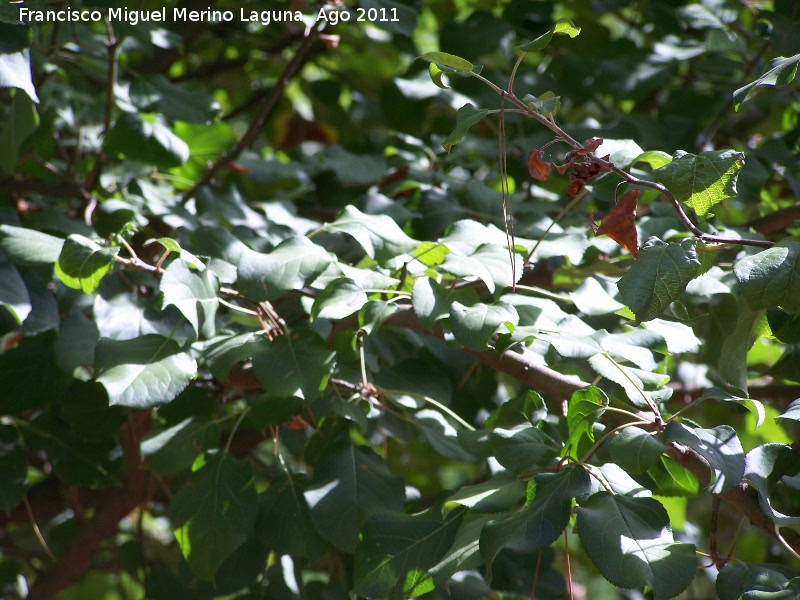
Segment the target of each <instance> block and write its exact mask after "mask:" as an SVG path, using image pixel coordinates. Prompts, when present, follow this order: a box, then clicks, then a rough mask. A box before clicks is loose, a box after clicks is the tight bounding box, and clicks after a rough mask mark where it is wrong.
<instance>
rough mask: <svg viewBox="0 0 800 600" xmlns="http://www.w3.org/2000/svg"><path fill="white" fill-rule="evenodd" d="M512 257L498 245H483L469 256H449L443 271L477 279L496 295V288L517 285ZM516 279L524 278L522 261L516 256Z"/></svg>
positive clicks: (443, 265) (505, 249) (504, 248)
mask: <svg viewBox="0 0 800 600" xmlns="http://www.w3.org/2000/svg"><path fill="white" fill-rule="evenodd" d="M510 258H511V257H510V256H509V254H508V249H507V248H506V247H504V246H499V245H497V244H481V245H480V246H479V247H478V248H477V249H476V250H475V252H473V253H472V254H471V255H469V256H463V255H460V254H448V255H447V257H446V258H445V260H444V264H442V270H443V271H446V272H447V273H452V274H453V275H456V276H457V277H464V278H469V279H472V278H474V277H477V278H478V279H480V280H481V281H483V283H485V284H486V287H487V288H488V289H489V291H490V292H492V293H494V291H495V286H496V287H499V288H501V289H502V288H506V287H511V285H512V284H514V283H515V281H514V278H513V277H512V271H511V263H510ZM514 263H515V266H516V271H515V274H516V277H517V279H519V277H521V276H522V260H521V258H520V257H519V255H518V254H516V253H515V254H514Z"/></svg>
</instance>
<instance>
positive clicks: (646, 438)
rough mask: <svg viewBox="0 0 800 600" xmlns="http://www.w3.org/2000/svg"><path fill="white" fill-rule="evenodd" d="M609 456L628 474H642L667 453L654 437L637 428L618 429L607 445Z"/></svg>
mask: <svg viewBox="0 0 800 600" xmlns="http://www.w3.org/2000/svg"><path fill="white" fill-rule="evenodd" d="M609 445H610V448H611V456H612V457H613V458H614V462H616V463H617V464H618V465H619V466H620V467H622V468H623V469H625V470H626V471H627V472H628V473H633V474H636V473H644V472H645V471H647V470H648V469H649V468H650V467H652V466H653V465H654V464H656V462H657V461H658V459H659V458H660V457H661V455H662V454H664V453H665V452H666V451H667V447H666V446H664V444H662V443H661V441H660V440H659V439H658V437H656V436H655V435H653V434H651V433H649V432H647V431H645V430H644V429H640V428H639V427H626V428H624V429H620V430H619V431H618V432H617V434H616V435H615V436H614V437H613V438H611V443H610V444H609Z"/></svg>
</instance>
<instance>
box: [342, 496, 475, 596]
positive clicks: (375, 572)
mask: <svg viewBox="0 0 800 600" xmlns="http://www.w3.org/2000/svg"><path fill="white" fill-rule="evenodd" d="M437 510H440V508H439V507H437V506H435V505H434V507H432V508H431V509H429V510H428V511H426V512H425V513H423V514H421V515H416V516H410V515H405V514H402V513H377V514H374V515H372V516H370V517H369V519H368V520H367V523H366V525H365V526H364V532H363V534H362V535H361V539H360V540H359V542H358V545H357V546H356V556H355V570H354V575H353V579H354V584H355V587H354V588H353V593H354V594H358V595H360V596H366V597H368V598H377V597H380V598H390V599H393V600H405V599H406V598H416V597H417V596H420V595H421V594H424V593H426V592H429V591H431V590H433V589H434V587H435V585H434V582H433V577H432V576H431V574H430V573H429V569H430V568H431V567H433V566H434V565H435V564H436V563H438V562H439V561H440V560H441V559H442V558H443V557H444V556H445V554H446V552H447V550H448V549H449V548H450V546H451V545H452V544H453V541H455V538H456V534H457V533H458V528H459V526H460V525H461V521H462V518H463V516H464V513H465V510H463V509H461V510H453V511H450V512H449V513H448V515H447V517H445V518H444V519H443V518H441V517H439V516H438V515H437V514H436V512H437Z"/></svg>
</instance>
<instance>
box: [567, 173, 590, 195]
mask: <svg viewBox="0 0 800 600" xmlns="http://www.w3.org/2000/svg"><path fill="white" fill-rule="evenodd" d="M584 185H586V181H585V180H584V179H581V178H580V177H578V176H577V175H575V173H570V174H569V185H567V193H568V194H569V195H570V196H572V197H573V198H574V197H575V196H577V195H578V192H580V191H581V190H582V189H583V186H584Z"/></svg>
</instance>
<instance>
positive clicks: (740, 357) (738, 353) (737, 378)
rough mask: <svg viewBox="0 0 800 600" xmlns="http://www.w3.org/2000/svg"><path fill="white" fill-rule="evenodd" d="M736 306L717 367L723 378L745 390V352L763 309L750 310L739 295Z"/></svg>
mask: <svg viewBox="0 0 800 600" xmlns="http://www.w3.org/2000/svg"><path fill="white" fill-rule="evenodd" d="M736 304H737V308H738V312H737V318H736V324H735V325H734V326H733V329H732V330H730V334H729V335H728V336H726V337H725V341H724V342H723V343H722V349H721V351H720V355H719V362H718V364H717V368H718V369H719V374H720V375H721V376H722V378H723V380H724V381H725V382H726V383H728V384H730V385H732V386H734V387H736V388H738V389H740V390H742V391H743V392H746V391H747V352H748V351H749V350H750V348H751V347H752V346H753V344H754V343H755V341H756V340H755V338H756V335H755V334H756V332H757V330H758V324H759V322H760V321H761V320H762V319H763V318H764V311H763V310H752V309H751V308H750V305H749V303H748V302H747V301H746V300H745V299H744V298H742V297H741V296H740V297H738V298H737V299H736Z"/></svg>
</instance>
